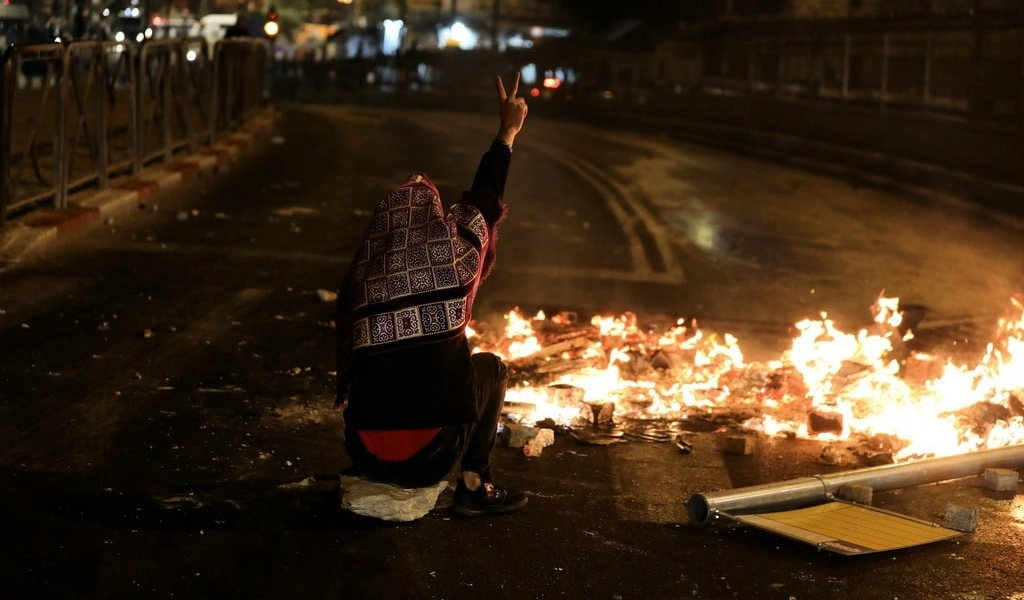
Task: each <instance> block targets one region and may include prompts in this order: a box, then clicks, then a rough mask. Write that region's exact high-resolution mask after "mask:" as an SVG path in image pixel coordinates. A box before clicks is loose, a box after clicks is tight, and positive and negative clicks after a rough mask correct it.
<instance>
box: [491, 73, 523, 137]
mask: <svg viewBox="0 0 1024 600" xmlns="http://www.w3.org/2000/svg"><path fill="white" fill-rule="evenodd" d="M519 78H520V73H519V71H516V75H515V78H514V79H513V80H512V88H511V89H510V90H509V91H508V92H506V91H505V83H504V82H503V81H502V80H501V76H500V75H499V76H497V77H495V78H494V83H495V87H496V88H497V89H498V116H499V117H500V118H501V126H500V128H499V129H498V139H499V140H501V141H503V142H505V143H506V144H508V146H509V147H510V148H511V147H512V144H513V143H514V142H515V139H516V135H518V134H519V131H520V130H521V129H522V128H523V123H524V122H525V121H526V113H527V112H528V110H529V109H528V107H527V106H526V100H524V99H522V98H519V97H518V96H517V94H519Z"/></svg>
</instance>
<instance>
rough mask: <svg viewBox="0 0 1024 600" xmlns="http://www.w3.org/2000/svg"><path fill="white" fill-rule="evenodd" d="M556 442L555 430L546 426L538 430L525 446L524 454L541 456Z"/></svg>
mask: <svg viewBox="0 0 1024 600" xmlns="http://www.w3.org/2000/svg"><path fill="white" fill-rule="evenodd" d="M554 443H555V430H554V429H548V428H544V429H541V430H540V431H538V432H537V435H535V436H534V437H533V438H531V439H530V441H528V442H526V445H524V446H523V454H525V455H526V456H540V455H541V454H542V453H543V452H544V448H547V447H548V446H550V445H551V444H554Z"/></svg>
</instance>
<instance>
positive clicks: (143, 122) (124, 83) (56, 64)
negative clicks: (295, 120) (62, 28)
mask: <svg viewBox="0 0 1024 600" xmlns="http://www.w3.org/2000/svg"><path fill="white" fill-rule="evenodd" d="M269 58H270V52H269V46H268V44H267V43H266V42H264V41H261V40H255V39H237V40H236V39H232V40H225V41H222V42H219V43H217V44H216V45H215V46H213V47H210V46H208V45H207V42H206V40H204V39H202V38H186V39H178V40H170V39H168V40H155V41H147V42H145V43H143V44H141V45H135V44H129V43H118V42H110V41H82V42H72V43H69V44H57V43H54V44H33V45H24V46H17V45H16V46H11V47H9V48H8V49H7V51H6V52H5V53H4V54H3V59H2V71H0V72H2V76H0V228H2V227H3V226H4V224H5V223H6V222H7V221H8V219H9V218H10V217H12V216H14V215H17V214H21V213H24V212H26V211H29V210H33V209H35V208H40V207H51V208H57V209H61V208H67V206H68V197H69V195H70V194H71V193H73V192H76V191H78V190H82V189H86V188H89V187H93V188H97V189H105V188H108V187H109V186H110V181H111V178H112V177H115V176H118V175H133V174H138V173H139V172H141V170H142V169H143V167H145V166H147V165H150V164H153V163H157V162H170V161H171V160H173V157H174V156H175V155H177V154H179V153H183V152H195V151H197V150H198V149H199V148H201V147H203V146H206V145H210V144H213V143H215V142H216V141H217V140H218V138H220V137H221V136H223V135H225V134H226V133H229V132H230V131H232V130H234V129H235V128H236V127H237V126H238V125H239V124H240V123H241V122H243V121H244V120H245V119H246V118H247V117H249V116H250V115H251V114H252V113H253V112H254V111H256V110H258V109H259V108H260V107H261V106H262V104H263V99H264V89H265V84H266V81H265V76H266V73H267V66H268V64H269V63H268V61H269Z"/></svg>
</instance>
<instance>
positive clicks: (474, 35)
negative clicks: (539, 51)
mask: <svg viewBox="0 0 1024 600" xmlns="http://www.w3.org/2000/svg"><path fill="white" fill-rule="evenodd" d="M389 4H391V5H393V6H395V7H397V8H398V10H397V11H395V12H396V13H397V14H400V15H401V18H402V19H403V20H404V22H405V25H406V28H407V34H408V38H407V44H406V45H407V46H410V47H411V46H418V47H420V48H430V47H434V48H437V47H442V48H443V47H460V48H463V49H470V48H495V47H497V48H499V49H505V48H507V47H523V46H528V45H531V44H533V43H535V42H536V41H537V40H538V39H542V38H543V37H544V36H546V35H563V34H564V32H565V31H566V28H565V18H564V15H563V14H562V11H561V10H560V7H559V5H558V3H557V2H552V1H551V0H404V1H402V0H391V1H390V2H389Z"/></svg>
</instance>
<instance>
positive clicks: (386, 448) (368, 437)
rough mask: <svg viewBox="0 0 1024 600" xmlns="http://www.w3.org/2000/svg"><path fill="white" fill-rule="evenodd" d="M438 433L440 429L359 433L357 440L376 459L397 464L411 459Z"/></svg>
mask: <svg viewBox="0 0 1024 600" xmlns="http://www.w3.org/2000/svg"><path fill="white" fill-rule="evenodd" d="M440 432H441V428H440V427H432V428H429V429H392V430H379V431H360V432H359V439H360V440H362V441H363V447H364V448H366V449H367V450H368V451H369V452H370V454H373V455H374V456H376V457H377V458H378V459H380V460H383V461H387V462H398V461H401V460H406V459H409V458H412V456H413V455H415V454H416V453H417V452H419V451H420V450H422V449H423V448H425V447H426V445H427V444H429V443H430V441H431V440H433V439H434V438H435V437H436V436H437V434H438V433H440Z"/></svg>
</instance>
